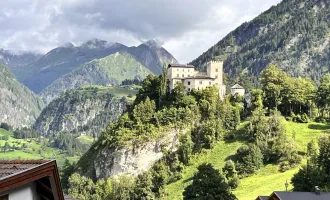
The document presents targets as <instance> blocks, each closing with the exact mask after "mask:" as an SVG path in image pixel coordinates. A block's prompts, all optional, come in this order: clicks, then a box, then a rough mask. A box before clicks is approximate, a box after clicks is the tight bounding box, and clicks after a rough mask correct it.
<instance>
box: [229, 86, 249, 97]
mask: <svg viewBox="0 0 330 200" xmlns="http://www.w3.org/2000/svg"><path fill="white" fill-rule="evenodd" d="M230 93H231V95H232V96H235V95H236V94H238V95H239V96H244V95H245V89H244V88H243V87H242V86H241V85H239V84H235V85H234V86H233V87H231V88H230Z"/></svg>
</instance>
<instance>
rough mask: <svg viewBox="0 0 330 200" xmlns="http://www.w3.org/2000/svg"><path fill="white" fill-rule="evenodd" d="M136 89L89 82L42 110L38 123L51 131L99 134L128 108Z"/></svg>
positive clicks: (42, 130)
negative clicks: (128, 99) (87, 84)
mask: <svg viewBox="0 0 330 200" xmlns="http://www.w3.org/2000/svg"><path fill="white" fill-rule="evenodd" d="M136 92H137V91H136V90H133V89H130V88H124V87H102V86H88V87H81V88H77V89H74V90H68V91H67V92H65V93H63V94H62V95H61V96H60V97H58V98H57V99H55V100H54V101H52V102H51V103H50V104H49V105H47V107H46V108H45V109H44V110H43V111H42V113H41V114H40V116H39V118H38V119H37V121H36V123H35V125H34V127H35V129H36V130H37V132H39V133H41V134H42V135H47V134H49V133H52V132H58V131H68V132H75V133H77V132H78V133H84V134H87V135H90V136H97V135H98V134H99V133H100V132H101V131H102V130H103V129H104V128H105V126H106V125H108V124H109V122H112V121H116V120H117V119H118V117H119V116H120V115H121V114H122V113H123V111H124V110H125V109H126V103H127V99H124V98H122V97H126V98H127V96H128V95H129V94H131V95H132V96H134V95H135V94H136Z"/></svg>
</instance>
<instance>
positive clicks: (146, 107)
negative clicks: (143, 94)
mask: <svg viewBox="0 0 330 200" xmlns="http://www.w3.org/2000/svg"><path fill="white" fill-rule="evenodd" d="M155 112H156V105H155V101H153V100H150V99H149V97H147V98H146V100H145V101H143V102H140V103H139V104H137V105H136V106H135V107H134V110H133V116H134V119H136V120H137V121H140V122H142V123H146V122H149V121H150V120H151V118H152V117H153V116H154V114H155Z"/></svg>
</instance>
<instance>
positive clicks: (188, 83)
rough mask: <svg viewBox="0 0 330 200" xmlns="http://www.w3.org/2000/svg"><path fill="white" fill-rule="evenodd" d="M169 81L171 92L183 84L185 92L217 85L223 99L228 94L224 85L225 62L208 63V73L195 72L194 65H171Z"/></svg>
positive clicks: (169, 67) (168, 74)
mask: <svg viewBox="0 0 330 200" xmlns="http://www.w3.org/2000/svg"><path fill="white" fill-rule="evenodd" d="M167 80H168V83H169V88H170V90H173V89H174V88H175V86H176V84H177V83H179V82H181V83H183V84H184V86H185V92H190V91H191V90H192V89H195V90H203V89H205V88H207V87H210V86H213V85H216V86H217V87H218V88H219V95H220V96H221V97H224V96H225V94H226V86H225V85H224V84H223V61H211V62H208V63H207V70H206V72H200V71H197V70H195V67H194V66H193V65H182V64H169V65H168V68H167Z"/></svg>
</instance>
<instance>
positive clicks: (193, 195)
mask: <svg viewBox="0 0 330 200" xmlns="http://www.w3.org/2000/svg"><path fill="white" fill-rule="evenodd" d="M183 199H184V200H188V199H195V200H216V199H223V200H236V199H237V198H236V196H235V195H233V194H232V193H231V192H230V190H229V186H228V184H227V183H226V181H225V178H224V177H223V176H222V175H221V174H220V172H219V170H217V169H214V167H213V166H212V165H211V164H202V165H200V166H199V167H198V172H197V173H196V174H195V175H194V177H193V182H192V184H191V185H189V186H187V187H186V188H185V190H184V192H183Z"/></svg>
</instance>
